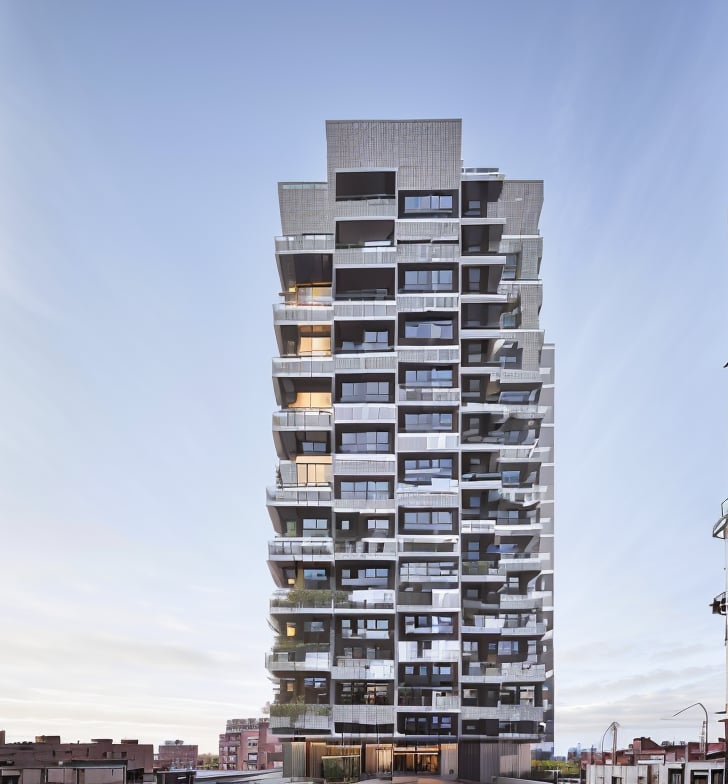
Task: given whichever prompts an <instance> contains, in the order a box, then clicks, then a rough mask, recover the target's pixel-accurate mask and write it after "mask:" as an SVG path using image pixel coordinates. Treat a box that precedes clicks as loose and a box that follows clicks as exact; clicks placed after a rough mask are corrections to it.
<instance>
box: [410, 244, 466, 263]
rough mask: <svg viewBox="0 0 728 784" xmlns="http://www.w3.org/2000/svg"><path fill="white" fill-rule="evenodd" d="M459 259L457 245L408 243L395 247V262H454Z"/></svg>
mask: <svg viewBox="0 0 728 784" xmlns="http://www.w3.org/2000/svg"><path fill="white" fill-rule="evenodd" d="M459 258H460V248H459V246H458V245H457V244H453V245H446V244H442V243H429V242H425V243H421V244H420V243H412V244H409V243H408V244H404V245H399V246H398V247H397V261H419V262H429V261H456V260H457V259H459Z"/></svg>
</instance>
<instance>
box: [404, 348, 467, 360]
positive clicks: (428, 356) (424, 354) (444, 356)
mask: <svg viewBox="0 0 728 784" xmlns="http://www.w3.org/2000/svg"><path fill="white" fill-rule="evenodd" d="M397 354H398V356H399V361H400V362H459V361H460V349H459V348H456V347H451V348H433V347H432V346H419V347H416V346H408V347H407V348H400V349H398V351H397Z"/></svg>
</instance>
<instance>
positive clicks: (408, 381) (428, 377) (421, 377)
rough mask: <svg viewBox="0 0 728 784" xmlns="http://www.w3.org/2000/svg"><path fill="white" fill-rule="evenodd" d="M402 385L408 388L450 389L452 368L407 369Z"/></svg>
mask: <svg viewBox="0 0 728 784" xmlns="http://www.w3.org/2000/svg"><path fill="white" fill-rule="evenodd" d="M404 383H405V386H408V387H452V368H443V367H430V368H407V369H406V370H405V372H404Z"/></svg>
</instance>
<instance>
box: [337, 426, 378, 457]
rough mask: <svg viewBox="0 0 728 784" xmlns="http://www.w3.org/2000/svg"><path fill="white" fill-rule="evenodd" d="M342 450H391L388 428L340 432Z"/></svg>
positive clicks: (340, 448)
mask: <svg viewBox="0 0 728 784" xmlns="http://www.w3.org/2000/svg"><path fill="white" fill-rule="evenodd" d="M339 439H340V443H339V451H340V452H389V449H390V447H389V433H388V432H387V431H386V430H367V431H365V432H358V433H340V435H339Z"/></svg>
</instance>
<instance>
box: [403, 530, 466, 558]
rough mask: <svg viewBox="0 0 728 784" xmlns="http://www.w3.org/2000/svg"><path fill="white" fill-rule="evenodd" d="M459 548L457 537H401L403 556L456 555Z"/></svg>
mask: <svg viewBox="0 0 728 784" xmlns="http://www.w3.org/2000/svg"><path fill="white" fill-rule="evenodd" d="M457 547H458V538H457V536H430V535H428V536H416V535H411V534H410V535H404V536H400V537H399V552H400V553H401V554H402V555H433V554H436V553H450V554H456V553H457Z"/></svg>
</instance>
